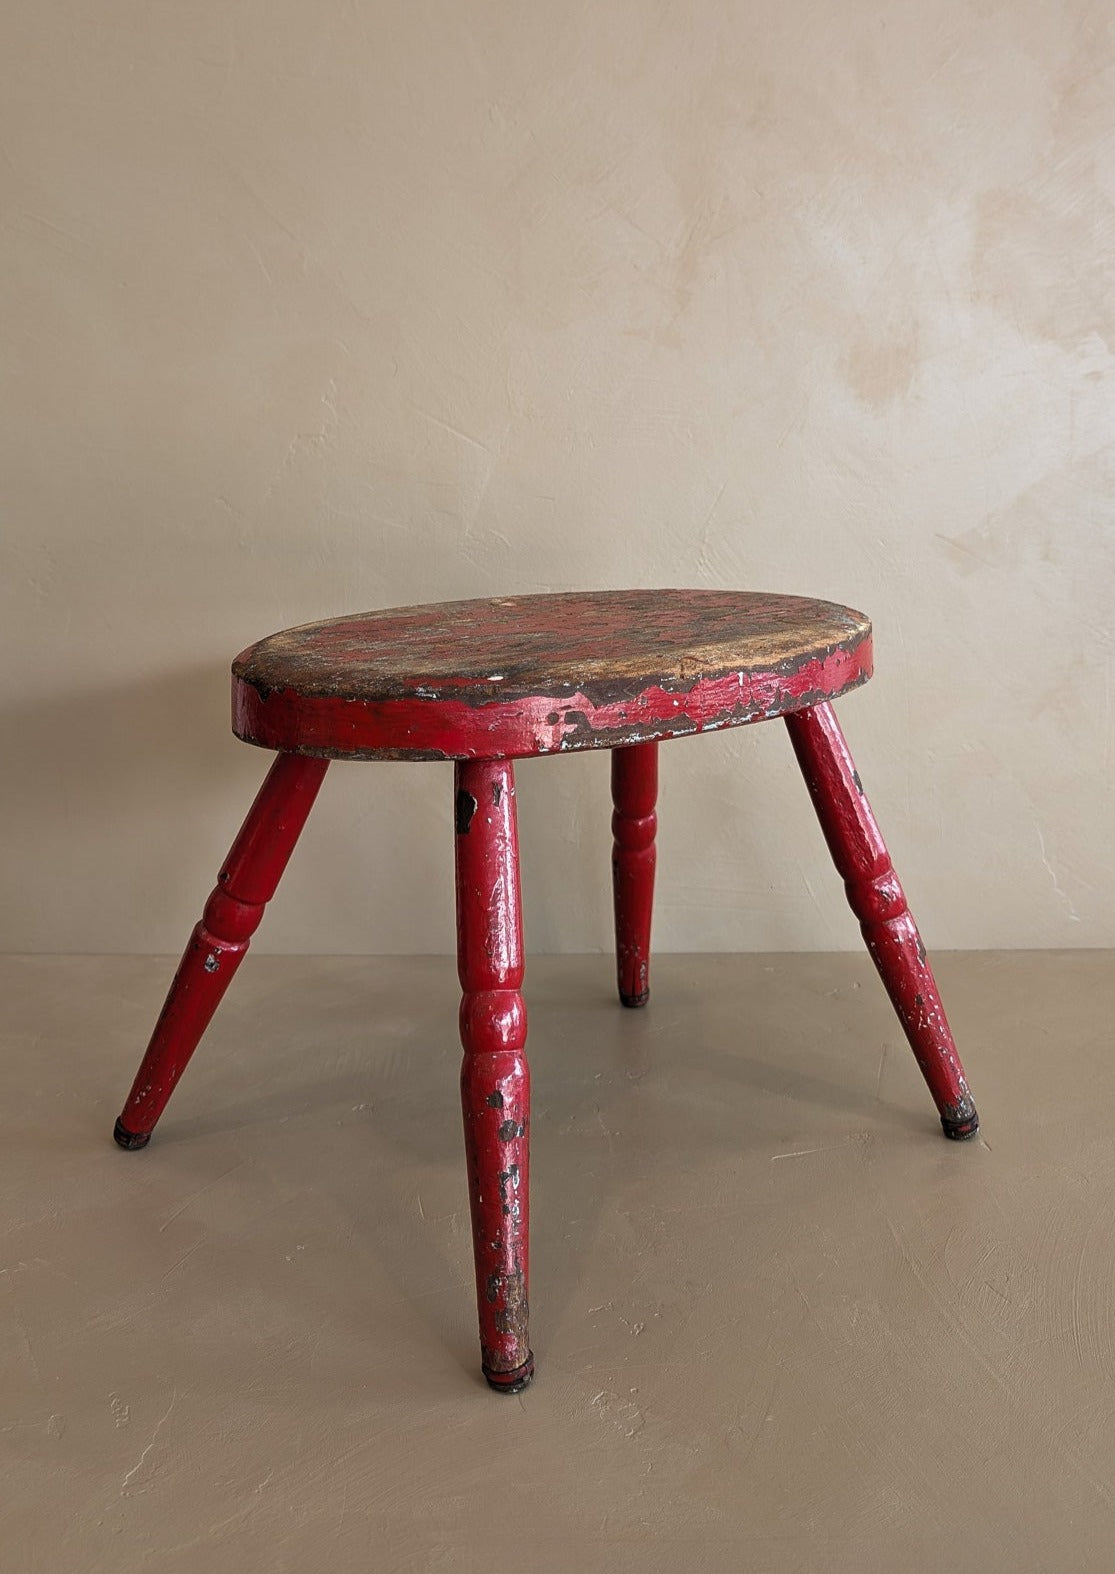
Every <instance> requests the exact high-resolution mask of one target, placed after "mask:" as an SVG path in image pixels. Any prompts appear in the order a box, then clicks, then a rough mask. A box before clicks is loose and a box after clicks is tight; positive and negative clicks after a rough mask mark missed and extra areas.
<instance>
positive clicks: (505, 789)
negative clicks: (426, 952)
mask: <svg viewBox="0 0 1115 1574" xmlns="http://www.w3.org/2000/svg"><path fill="white" fill-rule="evenodd" d="M455 787H456V816H455V819H456V838H455V842H456V866H457V973H458V976H459V978H460V980H461V989H462V990H463V996H462V999H461V1018H460V1025H461V1044H462V1046H463V1048H464V1060H463V1062H462V1064H461V1107H462V1109H463V1111H464V1119H465V1154H466V1158H467V1161H468V1183H469V1202H470V1206H471V1210H472V1238H473V1250H474V1254H475V1260H476V1304H477V1308H478V1311H479V1314H480V1353H481V1360H482V1364H483V1371H484V1376H485V1377H486V1378H487V1379H488V1382H489V1383H490V1384H491V1386H492V1387H493V1388H495V1389H498V1390H499V1391H500V1392H501V1393H511V1394H514V1393H519V1392H520V1391H521V1390H522V1389H524V1388H525V1387H526V1385H527V1384H528V1383H529V1382H530V1380H531V1378H532V1376H533V1375H534V1356H533V1355H532V1354H531V1351H530V1341H529V1337H528V1334H529V1325H528V1302H527V1286H528V1280H529V1250H530V1243H529V1234H528V1231H529V1223H530V1191H529V1183H530V1171H529V1137H528V1135H527V1132H528V1127H529V1125H530V1069H529V1067H528V1066H527V1062H526V1056H525V1055H524V1053H523V1048H524V1045H525V1044H526V1037H527V1016H526V1007H525V1006H524V1005H523V997H522V995H521V994H520V993H519V990H520V987H521V985H522V982H523V926H522V913H521V908H520V900H519V843H518V832H517V829H516V815H515V775H514V770H513V768H512V766H511V763H510V761H508V760H466V761H461V762H459V763H458V764H457V767H456V771H455Z"/></svg>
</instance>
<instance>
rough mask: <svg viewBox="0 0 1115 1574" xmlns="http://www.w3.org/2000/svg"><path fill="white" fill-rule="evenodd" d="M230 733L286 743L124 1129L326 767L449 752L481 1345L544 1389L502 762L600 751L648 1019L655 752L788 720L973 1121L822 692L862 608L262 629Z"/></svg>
mask: <svg viewBox="0 0 1115 1574" xmlns="http://www.w3.org/2000/svg"><path fill="white" fill-rule="evenodd" d="M232 675H233V677H232V701H233V730H234V732H235V733H236V735H237V736H238V737H240V738H243V739H244V740H245V741H246V742H248V743H257V744H259V745H261V746H262V747H263V748H266V749H274V750H277V751H278V758H277V759H276V760H275V762H274V764H273V765H272V767H271V770H270V772H269V774H268V776H267V778H266V780H265V781H264V783H263V786H262V788H261V789H260V792H259V796H258V797H257V798H256V801H255V803H254V804H253V805H252V807H251V810H250V811H249V814H248V818H247V819H246V820H245V822H244V825H243V828H242V830H241V831H240V834H239V836H238V837H237V838H236V841H235V842H234V844H233V847H232V851H231V852H230V854H229V856H228V859H227V861H226V863H225V865H224V867H223V869H222V870H221V872H220V875H219V876H218V880H217V887H216V889H215V890H214V892H213V894H212V895H211V896H210V898H209V900H208V902H207V903H206V906H205V913H204V916H203V917H202V920H201V922H200V923H199V924H198V926H197V928H196V929H195V930H194V932H193V935H192V936H191V938H190V943H189V945H188V946H187V948H186V954H185V956H184V957H183V958H182V962H181V964H180V965H179V968H178V972H177V973H176V975H175V978H174V982H173V983H172V984H171V987H170V993H169V995H168V996H167V1000H166V1004H165V1005H164V1007H163V1010H162V1014H161V1016H160V1017H159V1020H158V1022H157V1024H156V1026H155V1031H154V1034H153V1035H152V1038H151V1043H150V1045H149V1046H148V1049H147V1053H146V1054H145V1056H144V1057H143V1063H142V1065H141V1066H140V1068H139V1073H138V1075H137V1077H136V1080H135V1082H134V1084H133V1086H132V1090H131V1092H130V1093H129V1095H128V1098H127V1102H126V1103H125V1105H124V1109H123V1111H122V1113H121V1115H120V1118H119V1120H118V1121H117V1122H116V1131H115V1136H116V1141H117V1142H118V1143H119V1144H120V1146H121V1147H123V1148H142V1147H145V1146H146V1144H147V1142H148V1141H149V1140H150V1137H151V1133H152V1131H153V1130H154V1128H155V1123H156V1122H157V1121H158V1119H159V1116H160V1115H161V1114H162V1112H163V1109H164V1108H165V1107H166V1102H167V1100H168V1099H169V1097H170V1095H171V1092H172V1091H173V1089H174V1086H175V1083H176V1082H177V1081H178V1078H179V1076H180V1075H181V1073H182V1071H183V1070H184V1068H185V1066H186V1063H187V1062H188V1060H189V1058H190V1056H191V1055H192V1054H193V1052H194V1049H195V1048H196V1046H197V1043H198V1040H199V1039H200V1038H201V1035H202V1033H203V1032H204V1031H205V1028H206V1027H207V1025H208V1023H209V1020H210V1018H211V1017H212V1015H213V1012H214V1011H215V1010H216V1007H217V1004H218V1002H219V1001H220V998H221V996H222V995H223V994H224V992H225V990H226V989H227V988H228V985H229V982H230V981H231V979H232V975H233V973H234V972H235V971H236V969H237V967H238V966H239V965H240V960H241V958H242V957H243V955H244V953H245V951H247V949H248V943H249V940H250V938H251V936H252V934H253V933H254V931H255V929H256V926H257V925H258V923H259V921H260V919H261V918H262V916H263V909H264V907H265V905H266V904H267V902H269V901H270V899H271V897H272V896H273V895H274V893H275V887H276V886H277V884H278V881H279V876H280V875H281V874H282V872H283V869H284V868H285V867H286V863H287V859H288V858H289V857H290V854H291V852H292V850H293V848H294V844H295V842H296V841H297V840H298V834H299V832H300V831H301V829H302V826H303V825H304V823H305V820H306V816H307V815H308V814H309V812H310V806H311V805H312V803H313V801H314V798H315V797H316V795H317V790H318V788H319V787H320V786H321V781H322V778H323V776H324V775H325V771H326V768H327V766H328V764H329V761H330V760H331V759H359V760H453V761H454V762H455V766H454V788H455V794H456V796H455V825H456V837H455V844H456V867H457V963H458V973H459V976H460V980H461V988H462V990H463V998H462V1000H461V1012H460V1032H461V1042H462V1044H463V1046H464V1062H463V1065H462V1070H461V1099H462V1103H463V1106H464V1121H465V1149H466V1154H467V1159H468V1172H469V1193H470V1200H471V1206H472V1228H473V1243H474V1249H475V1259H476V1289H477V1304H478V1307H479V1314H480V1348H481V1353H482V1359H483V1370H484V1375H485V1377H486V1378H487V1379H488V1382H489V1383H490V1384H491V1385H492V1387H493V1388H497V1389H499V1390H500V1391H501V1392H504V1393H515V1392H517V1391H519V1390H520V1389H522V1388H524V1387H525V1386H526V1384H527V1383H528V1382H529V1381H530V1379H531V1376H532V1373H533V1370H534V1358H533V1356H532V1354H531V1351H530V1343H529V1339H528V1327H527V1277H528V1238H527V1224H528V1213H529V1171H528V1131H529V1125H530V1072H529V1070H528V1067H527V1062H526V1056H525V1054H524V1046H525V1044H526V1036H527V1024H526V1009H525V1007H524V1005H523V997H522V995H521V993H520V989H521V987H522V982H523V943H522V925H521V917H520V900H519V856H518V842H517V834H516V818H515V777H514V767H513V765H512V761H513V760H515V759H519V758H524V757H527V756H530V755H538V754H550V753H557V752H560V751H564V750H567V749H611V750H613V754H612V798H613V803H614V810H615V812H614V813H613V816H612V828H613V833H614V837H615V846H614V853H613V858H612V869H613V885H614V892H615V917H616V956H617V964H618V975H619V996H620V999H621V1000H622V1002H623V1004H624V1005H625V1006H642V1005H645V1004H646V1001H647V996H648V993H649V967H650V918H651V903H652V899H653V891H654V864H655V849H654V837H655V825H656V819H655V797H656V789H657V776H658V743H659V741H660V740H661V739H663V738H677V737H683V736H685V735H686V734H689V733H695V732H711V731H715V730H717V729H719V728H721V727H738V726H742V725H743V724H744V723H746V722H752V721H765V720H766V719H767V718H768V717H772V716H782V717H784V718H785V721H786V725H787V727H788V728H789V730H790V739H791V742H792V743H793V746H794V751H795V753H796V754H797V758H798V763H799V765H800V766H801V769H802V773H803V775H804V777H805V782H806V786H807V787H808V789H809V793H810V795H811V797H812V799H813V804H814V807H815V809H816V811H817V815H818V818H819V819H820V822H821V827H822V829H823V831H824V834H825V839H826V840H827V842H828V845H829V850H830V851H831V853H832V856H833V859H834V861H835V863H836V867H837V870H838V871H839V873H840V875H841V876H842V877H843V879H844V883H845V888H846V890H847V892H848V900H849V902H850V903H851V906H852V910H853V912H854V913H855V915H856V917H857V918H858V919H859V921H860V926H861V928H862V930H863V936H864V939H865V940H866V942H867V948H868V950H869V951H870V953H871V955H872V957H873V958H874V961H875V965H876V967H877V968H878V970H879V973H880V974H881V976H882V979H883V983H884V984H885V986H886V989H887V992H888V994H889V995H890V998H891V1002H892V1004H893V1006H894V1008H895V1010H896V1011H897V1013H898V1016H899V1019H900V1021H901V1023H902V1027H903V1030H904V1032H905V1034H906V1037H907V1038H908V1039H909V1041H910V1046H911V1048H912V1049H913V1051H914V1054H915V1056H916V1057H917V1062H918V1065H919V1066H920V1067H921V1070H922V1074H923V1076H924V1077H925V1080H926V1082H927V1083H928V1085H929V1091H930V1092H931V1093H932V1095H933V1099H934V1102H935V1103H936V1105H937V1109H938V1110H939V1112H940V1116H941V1124H942V1126H943V1127H944V1130H945V1135H946V1136H948V1137H953V1138H964V1137H971V1136H973V1135H974V1134H975V1132H976V1131H977V1130H978V1129H979V1118H978V1116H977V1114H976V1109H975V1105H974V1104H973V1102H972V1098H971V1095H970V1094H969V1092H968V1086H967V1083H966V1082H965V1080H964V1070H963V1067H962V1066H961V1064H960V1059H959V1056H958V1055H957V1052H956V1046H955V1044H954V1043H953V1040H952V1034H951V1033H950V1031H949V1026H948V1022H947V1021H946V1019H945V1012H944V1007H943V1006H942V1005H941V999H940V996H939V995H938V993H937V986H936V984H935V982H934V980H933V973H932V970H931V969H930V966H929V962H928V960H927V959H926V955H925V947H924V946H923V945H922V942H921V937H920V935H919V934H918V930H917V925H916V924H915V923H914V920H913V917H912V916H911V914H910V910H909V908H908V907H907V906H906V898H905V896H904V895H903V893H902V887H901V885H900V884H899V882H898V877H897V875H896V874H895V872H894V869H893V867H892V865H891V861H890V856H889V854H888V853H887V849H886V846H885V844H884V842H883V838H882V836H881V835H880V834H879V828H878V826H877V825H876V823H875V818H874V815H873V814H872V813H871V809H870V807H869V805H868V802H867V799H866V798H865V797H864V793H863V787H862V785H861V783H860V779H859V776H858V774H857V772H856V770H855V767H854V766H853V764H852V757H851V755H850V754H849V752H848V747H847V744H846V743H845V742H844V738H843V735H842V733H841V731H840V727H839V725H838V723H837V720H836V717H835V715H834V714H833V711H832V707H831V705H830V703H829V702H830V701H831V700H833V699H835V698H836V696H837V695H839V694H843V693H844V692H845V691H846V690H848V689H853V688H855V687H857V685H859V684H861V683H864V682H866V680H867V679H868V678H869V677H870V676H871V625H870V623H869V621H868V619H867V618H865V617H864V616H863V615H862V613H859V612H853V611H851V610H850V609H849V608H847V607H840V606H834V605H833V604H832V603H830V602H827V601H812V600H805V599H803V598H801V597H797V596H770V595H751V594H731V593H728V592H722V591H696V590H695V591H678V590H667V591H650V590H634V591H614V592H612V591H609V592H601V593H598V594H591V593H588V594H575V595H559V596H511V597H507V598H499V599H496V600H492V601H452V602H445V603H442V604H440V605H437V606H422V607H404V608H401V609H395V610H392V611H385V612H369V613H364V614H361V615H360V616H358V617H348V618H335V619H332V620H330V621H329V622H326V623H311V624H307V625H306V626H305V627H304V628H297V629H290V630H287V631H286V632H284V633H281V634H273V635H271V637H270V638H269V639H265V640H261V641H260V642H259V644H258V645H253V646H251V647H250V648H249V649H248V650H246V651H244V653H243V654H242V655H241V656H238V657H237V659H236V661H235V662H234V663H233V668H232Z"/></svg>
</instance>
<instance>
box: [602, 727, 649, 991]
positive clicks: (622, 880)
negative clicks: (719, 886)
mask: <svg viewBox="0 0 1115 1574" xmlns="http://www.w3.org/2000/svg"><path fill="white" fill-rule="evenodd" d="M657 798H658V745H657V743H635V744H631V745H629V746H628V747H626V748H621V749H613V750H612V803H613V805H614V810H613V813H612V836H613V838H614V840H613V843H612V895H613V897H614V899H615V910H616V975H617V981H618V983H619V998H620V1000H622V1002H623V1004H624V1005H625V1006H645V1005H646V1003H647V1000H648V999H649V998H650V918H651V909H652V907H653V905H654V865H655V861H656V860H655V849H654V836H655V832H656V831H657V829H658V816H657V815H656V814H655V812H654V805H655V802H656V800H657Z"/></svg>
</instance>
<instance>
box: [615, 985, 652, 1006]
mask: <svg viewBox="0 0 1115 1574" xmlns="http://www.w3.org/2000/svg"><path fill="white" fill-rule="evenodd" d="M649 999H650V990H649V989H644V990H643V992H642V994H641V995H624V994H621V995H620V997H619V1003H620V1005H621V1006H626V1007H627V1009H628V1010H629V1011H637V1010H638V1008H639V1007H640V1006H645V1005H646V1003H647V1001H648V1000H649Z"/></svg>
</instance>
